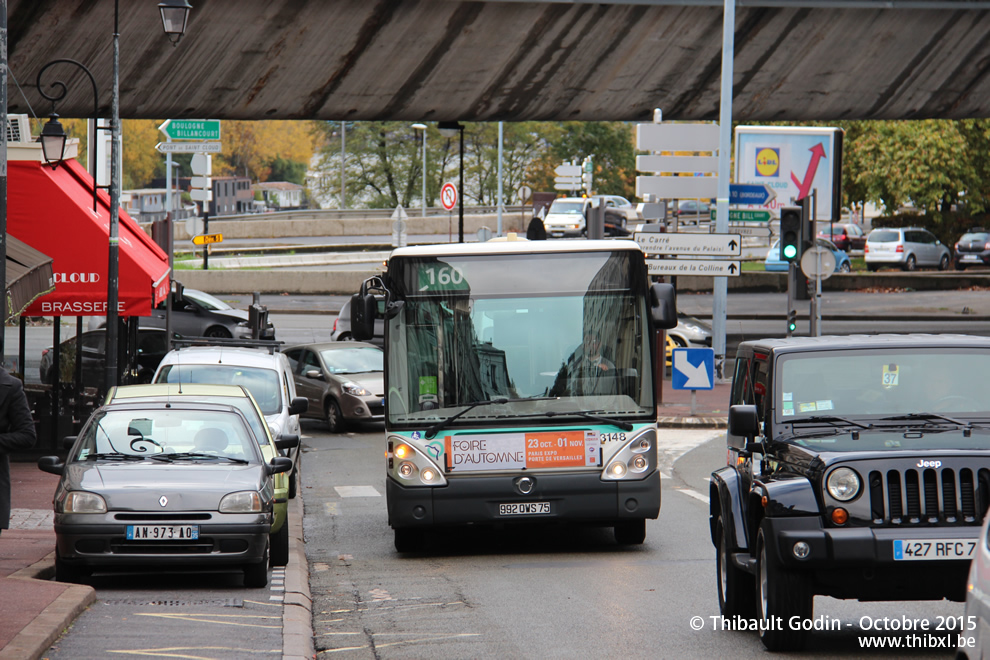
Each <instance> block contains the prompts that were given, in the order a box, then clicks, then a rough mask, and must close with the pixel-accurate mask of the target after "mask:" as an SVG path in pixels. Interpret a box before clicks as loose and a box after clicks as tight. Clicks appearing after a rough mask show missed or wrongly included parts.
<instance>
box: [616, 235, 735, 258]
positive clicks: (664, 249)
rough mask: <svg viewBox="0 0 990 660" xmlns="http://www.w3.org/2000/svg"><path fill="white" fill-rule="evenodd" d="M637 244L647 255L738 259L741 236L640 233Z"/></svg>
mask: <svg viewBox="0 0 990 660" xmlns="http://www.w3.org/2000/svg"><path fill="white" fill-rule="evenodd" d="M635 239H636V243H637V244H638V245H639V247H641V248H642V249H643V252H645V253H646V254H681V255H687V256H695V257H738V256H739V255H740V254H742V240H741V239H740V237H739V234H657V233H654V232H639V233H636V234H635Z"/></svg>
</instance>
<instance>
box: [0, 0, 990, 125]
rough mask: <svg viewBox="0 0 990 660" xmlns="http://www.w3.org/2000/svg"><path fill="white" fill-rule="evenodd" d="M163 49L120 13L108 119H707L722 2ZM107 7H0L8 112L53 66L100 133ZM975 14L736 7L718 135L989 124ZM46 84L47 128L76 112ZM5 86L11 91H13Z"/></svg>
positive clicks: (289, 7)
mask: <svg viewBox="0 0 990 660" xmlns="http://www.w3.org/2000/svg"><path fill="white" fill-rule="evenodd" d="M191 3H192V4H193V5H194V7H193V10H192V13H191V15H190V20H189V29H188V32H187V35H186V36H185V37H184V38H183V39H182V42H181V43H180V44H179V45H178V47H175V48H173V47H172V46H171V45H169V43H168V42H167V40H166V39H165V37H164V35H163V34H162V31H161V24H160V19H159V16H158V12H157V8H156V5H157V1H156V0H124V1H123V2H121V3H120V12H121V14H120V33H121V37H120V52H121V76H120V81H121V83H120V89H121V93H120V97H121V111H120V114H121V116H122V117H125V118H157V119H162V118H168V117H171V118H181V117H211V118H222V119H326V120H373V119H393V120H409V121H438V120H470V121H491V120H505V121H513V120H645V121H648V120H650V119H651V118H652V114H653V113H652V111H653V108H655V107H660V108H662V109H663V111H664V118H665V119H695V120H708V119H712V120H714V119H717V117H718V107H719V84H720V81H719V75H720V58H721V52H720V51H721V33H722V2H721V0H626V1H620V0H605V1H604V2H601V1H597V2H586V1H584V0H571V1H566V2H565V1H560V2H555V1H543V2H539V1H514V0H482V1H474V2H464V1H458V0H191ZM113 4H114V3H113V1H112V0H8V49H9V61H10V73H11V74H12V77H11V79H10V80H9V89H8V98H9V100H10V106H9V111H10V112H28V102H30V105H31V106H32V107H33V108H34V111H35V112H36V113H37V114H38V115H39V116H43V115H45V114H47V112H48V111H49V105H48V104H47V102H44V101H43V99H42V98H41V97H40V95H39V94H38V93H37V90H36V89H35V88H34V86H35V77H36V75H37V72H38V70H39V69H40V68H41V67H42V66H43V65H44V64H45V63H46V62H48V61H50V60H52V59H55V58H59V57H70V58H74V59H77V60H79V61H81V62H83V63H84V64H86V65H87V66H88V67H89V68H90V69H91V70H92V72H93V74H94V75H95V76H96V80H97V85H98V87H99V89H100V90H101V91H100V105H101V107H102V110H101V111H102V112H103V114H104V115H109V104H110V87H111V33H112V27H113ZM988 10H990V2H984V1H980V0H960V1H952V0H884V1H880V0H795V1H788V0H740V2H738V7H737V12H736V34H735V43H736V57H735V80H734V85H735V91H734V96H735V98H734V102H733V115H734V119H736V120H739V121H747V122H754V121H770V120H783V119H790V120H802V121H807V120H815V119H821V120H837V119H893V118H929V117H942V118H965V117H987V116H990V39H988V38H987V35H988V34H990V11H988ZM64 74H65V75H63V76H62V78H63V79H64V80H65V82H66V83H67V85H68V87H69V90H70V91H69V95H68V96H67V98H66V99H65V101H64V102H63V104H62V105H61V106H60V107H59V110H58V111H59V114H61V115H62V116H66V117H85V116H89V114H90V113H91V112H92V107H93V99H92V92H91V90H90V87H89V83H88V81H86V80H85V78H84V77H83V76H82V75H81V74H78V73H76V72H75V71H71V70H65V71H64ZM14 78H16V82H19V83H20V87H21V89H22V90H23V94H22V92H21V90H19V89H18V87H17V85H16V83H15V80H14Z"/></svg>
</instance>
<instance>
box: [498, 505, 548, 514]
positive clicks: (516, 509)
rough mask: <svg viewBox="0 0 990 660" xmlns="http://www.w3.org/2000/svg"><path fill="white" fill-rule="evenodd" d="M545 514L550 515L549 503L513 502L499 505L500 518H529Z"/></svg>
mask: <svg viewBox="0 0 990 660" xmlns="http://www.w3.org/2000/svg"><path fill="white" fill-rule="evenodd" d="M544 513H550V503H549V502H512V503H511V504H499V505H498V515H500V516H529V515H533V514H544Z"/></svg>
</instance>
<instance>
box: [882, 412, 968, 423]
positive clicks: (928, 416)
mask: <svg viewBox="0 0 990 660" xmlns="http://www.w3.org/2000/svg"><path fill="white" fill-rule="evenodd" d="M936 419H937V420H941V421H943V422H949V423H950V424H955V425H956V426H973V423H972V422H966V421H963V420H961V419H956V418H955V417H947V416H946V415H940V414H939V413H932V412H920V413H907V414H904V415H894V416H893V417H881V418H880V419H879V420H877V421H880V422H900V421H905V422H907V421H911V420H918V421H924V422H931V421H932V420H936Z"/></svg>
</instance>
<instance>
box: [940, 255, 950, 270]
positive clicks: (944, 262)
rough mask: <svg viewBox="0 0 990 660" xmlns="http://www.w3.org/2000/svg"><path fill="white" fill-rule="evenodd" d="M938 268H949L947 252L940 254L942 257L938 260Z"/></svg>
mask: <svg viewBox="0 0 990 660" xmlns="http://www.w3.org/2000/svg"><path fill="white" fill-rule="evenodd" d="M938 269H939V270H948V269H949V255H947V254H943V255H942V259H941V260H940V261H939V262H938Z"/></svg>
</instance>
